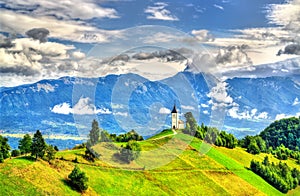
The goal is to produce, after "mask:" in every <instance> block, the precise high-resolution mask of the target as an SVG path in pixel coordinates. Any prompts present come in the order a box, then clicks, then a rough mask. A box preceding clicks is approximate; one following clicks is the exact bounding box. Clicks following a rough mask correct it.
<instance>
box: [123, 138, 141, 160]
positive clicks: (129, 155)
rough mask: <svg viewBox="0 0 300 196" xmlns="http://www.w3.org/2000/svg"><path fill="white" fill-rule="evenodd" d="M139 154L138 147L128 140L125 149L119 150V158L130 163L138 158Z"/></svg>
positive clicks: (139, 149)
mask: <svg viewBox="0 0 300 196" xmlns="http://www.w3.org/2000/svg"><path fill="white" fill-rule="evenodd" d="M140 152H141V147H140V145H139V144H138V143H137V142H136V141H133V140H130V141H129V142H128V143H127V145H126V146H125V147H122V148H121V150H120V158H121V159H122V160H123V161H125V162H127V163H130V162H131V161H133V160H135V159H137V158H138V157H139V156H140Z"/></svg>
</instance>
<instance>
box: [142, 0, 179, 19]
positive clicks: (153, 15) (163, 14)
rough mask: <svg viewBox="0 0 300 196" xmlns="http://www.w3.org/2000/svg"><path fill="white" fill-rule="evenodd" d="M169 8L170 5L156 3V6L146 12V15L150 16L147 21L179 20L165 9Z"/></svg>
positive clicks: (148, 8)
mask: <svg viewBox="0 0 300 196" xmlns="http://www.w3.org/2000/svg"><path fill="white" fill-rule="evenodd" d="M167 6H168V4H166V3H162V2H157V3H154V6H148V7H147V9H146V10H145V13H147V14H150V15H148V16H147V19H154V20H170V21H176V20H179V19H178V18H177V17H176V16H174V15H172V14H171V12H170V11H169V10H167V9H165V7H167Z"/></svg>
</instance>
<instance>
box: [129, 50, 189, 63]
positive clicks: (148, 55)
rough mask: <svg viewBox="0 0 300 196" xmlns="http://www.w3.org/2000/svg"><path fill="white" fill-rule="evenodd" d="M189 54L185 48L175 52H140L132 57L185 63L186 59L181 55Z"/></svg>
mask: <svg viewBox="0 0 300 196" xmlns="http://www.w3.org/2000/svg"><path fill="white" fill-rule="evenodd" d="M185 52H188V49H186V50H184V49H183V48H180V49H178V50H177V49H174V50H159V51H154V52H139V53H136V54H134V55H132V58H133V59H137V60H148V59H153V58H158V59H162V60H165V61H167V62H169V61H183V60H185V59H186V57H184V56H183V55H182V54H181V53H185Z"/></svg>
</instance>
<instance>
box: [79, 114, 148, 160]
mask: <svg viewBox="0 0 300 196" xmlns="http://www.w3.org/2000/svg"><path fill="white" fill-rule="evenodd" d="M142 140H144V138H143V137H142V136H140V135H139V134H138V133H137V132H135V131H134V130H131V131H129V132H127V133H125V134H120V135H116V134H109V133H108V132H107V131H105V130H103V129H100V128H99V124H98V122H97V121H96V120H93V122H92V129H91V130H90V133H89V139H88V140H87V143H86V151H85V158H86V159H87V160H89V161H94V160H95V158H97V157H99V156H101V155H100V154H99V153H98V152H96V151H94V149H93V146H95V145H97V144H99V143H101V142H126V144H124V145H121V147H120V148H119V152H118V153H117V154H116V157H119V158H120V159H121V160H122V161H124V162H127V163H130V162H131V161H133V160H135V159H137V158H138V157H139V155H140V151H141V147H140V145H139V144H138V143H137V141H142Z"/></svg>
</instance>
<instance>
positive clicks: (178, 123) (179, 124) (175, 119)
mask: <svg viewBox="0 0 300 196" xmlns="http://www.w3.org/2000/svg"><path fill="white" fill-rule="evenodd" d="M171 114H172V129H184V122H183V121H182V120H180V119H179V114H178V112H177V109H176V105H175V104H174V107H173V110H172V112H171Z"/></svg>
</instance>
